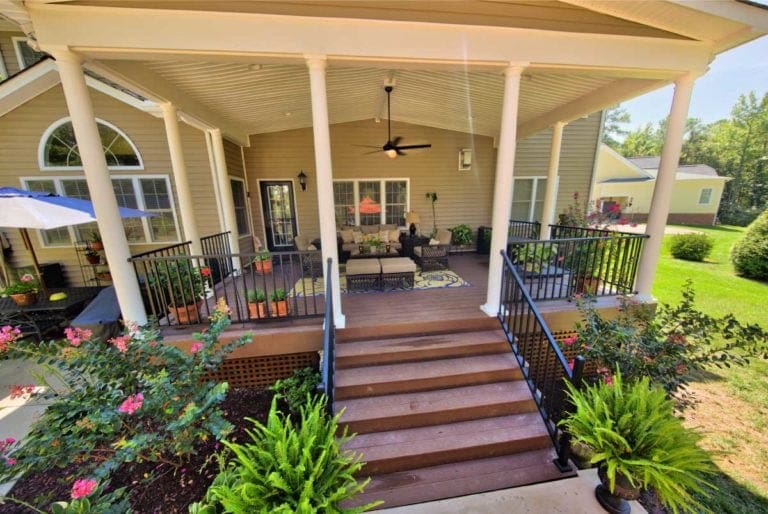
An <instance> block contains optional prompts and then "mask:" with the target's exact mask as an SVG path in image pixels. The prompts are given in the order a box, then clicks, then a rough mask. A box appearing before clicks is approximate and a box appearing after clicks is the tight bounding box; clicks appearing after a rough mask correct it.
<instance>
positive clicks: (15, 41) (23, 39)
mask: <svg viewBox="0 0 768 514" xmlns="http://www.w3.org/2000/svg"><path fill="white" fill-rule="evenodd" d="M28 39H29V38H26V37H20V36H16V37H12V38H11V42H12V43H13V51H14V52H16V62H17V63H18V64H19V70H23V69H26V68H27V65H26V63H25V62H24V57H23V56H22V54H21V48H20V47H19V43H26V42H27V40H28Z"/></svg>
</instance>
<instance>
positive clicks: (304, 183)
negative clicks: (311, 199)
mask: <svg viewBox="0 0 768 514" xmlns="http://www.w3.org/2000/svg"><path fill="white" fill-rule="evenodd" d="M298 179H299V185H300V186H301V190H302V191H306V190H307V174H306V173H304V170H301V171H300V172H299V175H298Z"/></svg>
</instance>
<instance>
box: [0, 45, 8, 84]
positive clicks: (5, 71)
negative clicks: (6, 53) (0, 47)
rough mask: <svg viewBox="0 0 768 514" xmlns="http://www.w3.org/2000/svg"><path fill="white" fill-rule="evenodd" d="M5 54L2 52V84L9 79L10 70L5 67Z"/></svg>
mask: <svg viewBox="0 0 768 514" xmlns="http://www.w3.org/2000/svg"><path fill="white" fill-rule="evenodd" d="M3 59H4V57H3V52H2V51H0V82H2V81H3V80H5V79H7V78H8V69H7V68H6V67H5V61H4V60H3Z"/></svg>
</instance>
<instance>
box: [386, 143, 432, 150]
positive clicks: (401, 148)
mask: <svg viewBox="0 0 768 514" xmlns="http://www.w3.org/2000/svg"><path fill="white" fill-rule="evenodd" d="M414 148H432V145H430V144H426V145H405V146H397V147H395V150H411V149H414Z"/></svg>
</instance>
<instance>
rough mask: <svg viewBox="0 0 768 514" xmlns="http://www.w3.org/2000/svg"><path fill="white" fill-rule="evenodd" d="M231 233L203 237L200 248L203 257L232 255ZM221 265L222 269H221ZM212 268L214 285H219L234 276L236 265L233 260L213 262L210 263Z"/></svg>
mask: <svg viewBox="0 0 768 514" xmlns="http://www.w3.org/2000/svg"><path fill="white" fill-rule="evenodd" d="M230 234H231V232H230V231H229V230H227V231H226V232H219V233H218V234H211V235H210V236H203V237H201V238H200V248H201V251H202V252H203V255H223V254H229V253H232V247H231V246H230V245H229V235H230ZM219 265H221V267H219ZM210 267H211V279H212V280H213V283H214V284H218V283H219V282H221V281H222V280H223V279H224V278H226V277H228V276H229V275H231V274H232V271H233V270H234V265H233V263H232V260H231V259H229V260H222V261H221V262H219V261H218V260H213V261H212V262H211V263H210Z"/></svg>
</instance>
